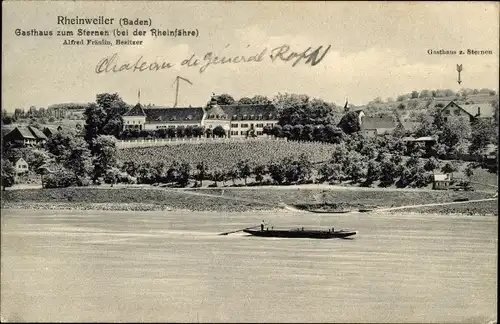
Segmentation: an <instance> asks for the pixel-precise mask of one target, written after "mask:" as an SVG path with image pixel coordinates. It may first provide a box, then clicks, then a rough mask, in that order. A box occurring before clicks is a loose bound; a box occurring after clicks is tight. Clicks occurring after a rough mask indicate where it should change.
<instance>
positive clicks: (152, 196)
mask: <svg viewBox="0 0 500 324" xmlns="http://www.w3.org/2000/svg"><path fill="white" fill-rule="evenodd" d="M491 197H492V194H491V193H487V192H454V191H430V190H401V191H396V190H385V189H379V188H377V189H375V188H374V189H365V190H351V189H344V188H341V187H339V188H327V189H325V188H322V187H318V188H314V187H304V188H302V187H300V186H297V187H295V188H291V187H285V188H283V189H279V188H266V187H261V188H258V190H241V189H232V188H224V189H194V190H182V189H167V188H159V187H152V186H120V187H109V186H99V187H71V188H58V189H30V190H22V189H19V190H8V191H5V192H3V194H2V198H3V199H2V208H28V209H63V210H69V209H75V210H131V211H174V210H175V211H213V212H248V211H256V212H258V211H278V210H281V211H283V210H285V209H288V210H291V211H298V210H297V209H295V208H294V206H300V205H308V206H315V205H318V206H320V205H322V204H328V205H330V206H332V205H333V206H338V207H339V208H340V209H342V210H345V211H357V210H359V209H363V208H374V209H375V211H376V210H377V209H387V208H395V207H402V206H414V205H425V204H440V203H450V202H454V201H457V200H471V201H472V200H481V199H486V198H491ZM312 209H314V208H312ZM406 211H407V210H406V209H397V210H395V211H394V212H398V213H404V212H406ZM304 212H306V211H304ZM409 212H412V213H415V212H418V213H434V214H435V213H443V214H468V215H474V214H478V215H497V214H498V206H497V200H493V201H491V200H490V201H480V202H470V203H465V204H451V205H444V206H428V207H421V208H420V207H419V208H411V210H409Z"/></svg>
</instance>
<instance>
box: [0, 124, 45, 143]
mask: <svg viewBox="0 0 500 324" xmlns="http://www.w3.org/2000/svg"><path fill="white" fill-rule="evenodd" d="M4 138H5V139H7V140H12V139H14V140H16V139H37V140H47V136H45V134H44V133H43V132H41V131H40V130H39V129H38V128H35V127H33V126H27V127H26V126H17V127H16V128H14V129H12V130H11V131H10V132H8V133H7V134H5V136H4Z"/></svg>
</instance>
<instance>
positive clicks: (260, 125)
mask: <svg viewBox="0 0 500 324" xmlns="http://www.w3.org/2000/svg"><path fill="white" fill-rule="evenodd" d="M255 126H256V127H260V128H262V127H264V124H257V125H255Z"/></svg>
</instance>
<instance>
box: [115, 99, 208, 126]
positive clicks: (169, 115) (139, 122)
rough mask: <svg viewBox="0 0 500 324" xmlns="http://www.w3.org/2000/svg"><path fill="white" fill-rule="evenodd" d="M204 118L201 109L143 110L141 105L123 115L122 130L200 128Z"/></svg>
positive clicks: (164, 108) (160, 108)
mask: <svg viewBox="0 0 500 324" xmlns="http://www.w3.org/2000/svg"><path fill="white" fill-rule="evenodd" d="M203 117H204V110H203V108H201V107H195V108H193V107H187V108H167V107H156V106H155V107H153V108H144V107H142V105H141V104H139V103H138V104H137V105H135V106H134V107H132V108H131V109H130V110H129V111H127V112H126V113H125V114H124V115H123V130H132V129H135V130H139V131H140V130H158V129H162V128H177V127H179V126H180V127H186V126H200V125H201V123H202V121H203Z"/></svg>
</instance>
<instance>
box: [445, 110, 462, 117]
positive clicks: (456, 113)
mask: <svg viewBox="0 0 500 324" xmlns="http://www.w3.org/2000/svg"><path fill="white" fill-rule="evenodd" d="M453 112H454V113H455V115H456V116H460V109H455V110H454V111H453ZM450 113H451V111H450V110H449V109H447V110H445V111H444V114H445V115H449V114H450Z"/></svg>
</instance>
